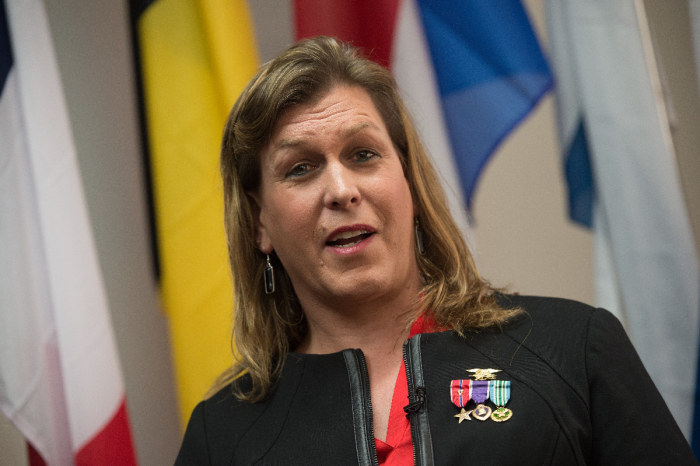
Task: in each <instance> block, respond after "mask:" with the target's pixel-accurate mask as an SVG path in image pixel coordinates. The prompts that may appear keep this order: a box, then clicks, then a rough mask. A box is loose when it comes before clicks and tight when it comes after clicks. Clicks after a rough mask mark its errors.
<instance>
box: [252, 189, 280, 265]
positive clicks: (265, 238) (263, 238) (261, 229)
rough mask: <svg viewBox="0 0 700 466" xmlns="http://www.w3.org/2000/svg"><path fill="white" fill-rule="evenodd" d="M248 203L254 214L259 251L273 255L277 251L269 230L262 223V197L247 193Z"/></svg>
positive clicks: (256, 242) (256, 241)
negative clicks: (268, 232)
mask: <svg viewBox="0 0 700 466" xmlns="http://www.w3.org/2000/svg"><path fill="white" fill-rule="evenodd" d="M246 194H247V195H248V202H249V203H250V211H251V213H252V214H253V221H254V222H255V244H256V245H257V247H258V250H260V252H262V253H263V254H271V253H272V251H273V250H274V249H275V248H274V247H273V246H272V241H271V240H270V236H269V235H268V234H267V229H266V228H265V224H264V222H263V221H262V209H261V208H260V206H261V205H262V204H261V202H260V196H258V194H257V193H253V192H247V193H246Z"/></svg>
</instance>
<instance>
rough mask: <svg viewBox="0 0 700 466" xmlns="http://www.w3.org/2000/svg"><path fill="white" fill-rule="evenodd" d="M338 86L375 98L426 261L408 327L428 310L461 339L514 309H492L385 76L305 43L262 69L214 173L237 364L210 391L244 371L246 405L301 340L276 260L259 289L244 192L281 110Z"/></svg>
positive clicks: (297, 314)
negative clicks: (219, 188)
mask: <svg viewBox="0 0 700 466" xmlns="http://www.w3.org/2000/svg"><path fill="white" fill-rule="evenodd" d="M338 85H344V86H358V87H360V88H362V89H364V90H365V91H366V92H367V93H368V94H369V96H370V97H371V98H372V101H373V103H374V105H375V106H376V107H377V110H378V111H379V113H380V115H381V117H382V118H383V120H384V123H385V125H386V127H387V130H388V132H389V135H390V137H391V140H392V142H393V143H394V146H395V147H396V149H397V152H398V153H399V156H400V157H401V162H402V165H403V170H404V175H405V176H406V179H407V180H408V185H409V187H410V190H411V195H412V197H413V202H414V205H415V207H416V211H417V216H418V218H419V223H420V226H421V228H422V231H423V242H424V245H425V254H420V253H419V252H418V251H417V250H414V251H413V253H414V254H416V259H417V262H418V267H419V270H420V273H421V277H422V280H423V289H422V299H421V300H420V303H419V304H418V305H417V308H416V309H413V310H409V311H410V312H409V314H407V315H408V316H409V317H410V318H409V319H407V326H408V325H410V323H411V322H412V321H413V320H415V319H416V318H417V317H418V316H420V315H421V314H423V313H426V312H428V313H430V315H431V316H432V317H433V318H434V319H435V322H436V323H437V325H438V326H439V327H442V328H450V329H454V330H457V331H458V332H463V331H464V330H465V329H470V328H482V327H488V326H492V325H500V324H502V323H503V322H504V321H505V320H507V319H508V318H509V317H511V316H512V315H514V314H515V313H516V312H517V310H504V309H501V308H499V306H498V304H497V303H496V299H495V295H494V290H493V289H492V288H491V287H490V285H489V284H488V283H487V282H485V281H484V280H483V279H482V278H481V277H480V276H479V273H478V272H477V269H476V265H475V263H474V259H473V258H472V256H471V254H470V252H469V249H468V248H467V245H466V243H465V241H464V238H463V237H462V234H461V232H460V230H459V228H458V227H457V225H456V224H455V222H454V220H453V218H452V216H451V214H450V212H449V209H448V207H447V203H446V200H445V195H444V192H443V189H442V185H441V183H440V181H439V179H438V176H437V174H436V172H435V169H434V168H433V166H432V164H431V162H430V160H429V158H428V156H427V155H426V152H425V150H424V149H423V147H422V145H421V142H420V140H419V137H418V134H417V132H416V129H415V127H414V125H413V123H412V121H411V118H410V115H409V113H408V111H407V110H406V107H405V106H404V103H403V101H402V99H401V98H400V96H399V93H398V90H397V86H396V82H395V81H394V79H393V77H392V76H391V74H390V73H389V72H388V71H387V70H386V69H385V68H383V67H382V66H380V65H378V64H376V63H374V62H372V61H370V60H368V59H366V58H365V57H363V56H362V54H361V52H360V51H359V50H358V49H356V48H353V47H352V46H350V45H349V44H346V43H343V42H341V41H339V40H336V39H333V38H330V37H324V36H320V37H316V38H314V39H308V40H303V41H301V42H299V43H297V44H296V45H294V46H292V47H291V48H289V49H287V50H286V51H285V52H283V53H282V54H281V55H280V56H278V57H277V58H275V59H274V60H272V61H271V62H269V63H267V64H265V65H264V66H262V67H261V69H260V70H259V71H258V73H257V75H256V76H255V77H254V78H253V79H252V80H251V81H250V83H249V84H248V86H247V87H246V88H245V90H244V91H243V93H242V94H241V96H240V97H239V98H238V101H237V102H236V104H235V105H234V107H233V110H232V111H231V114H230V115H229V117H228V121H227V122H226V126H225V128H224V135H223V141H222V146H221V174H222V177H223V183H224V199H225V226H226V234H227V239H228V251H229V258H230V262H231V271H232V274H233V285H234V287H233V288H234V295H235V299H234V303H235V304H234V318H233V320H234V325H233V340H234V342H235V353H236V354H235V362H234V364H233V365H232V367H230V368H229V369H227V370H226V371H225V372H224V373H223V374H221V376H219V378H218V379H217V381H216V382H215V384H214V386H213V387H212V389H211V390H210V394H213V393H215V392H216V391H217V390H219V389H220V388H222V387H224V386H226V385H227V384H229V383H230V382H231V381H233V380H234V379H236V378H237V377H238V376H239V375H241V374H242V373H244V372H248V373H249V374H250V378H251V382H252V389H250V390H246V391H242V390H241V389H240V388H237V384H234V390H235V391H236V395H237V396H238V397H239V398H241V399H244V400H248V401H251V402H255V401H259V400H261V399H263V398H265V397H266V396H267V395H268V394H269V393H270V392H271V390H272V389H273V386H274V383H275V381H276V380H277V378H278V376H279V373H280V371H281V368H282V366H283V364H284V361H285V358H286V355H287V354H288V352H289V351H290V350H293V349H294V348H296V346H298V345H299V344H300V343H301V342H302V340H303V339H304V337H305V336H306V334H307V330H308V326H307V321H306V318H305V316H304V311H303V309H302V308H301V306H300V304H299V301H298V299H297V296H296V293H295V292H294V288H293V287H292V283H291V281H290V279H289V276H288V275H287V273H286V271H285V270H284V267H283V266H282V264H281V262H280V261H279V260H277V258H276V257H274V254H273V255H271V259H272V260H273V261H274V263H273V265H274V269H275V276H276V280H275V281H276V283H275V285H276V291H275V293H273V294H270V295H268V294H265V292H264V285H263V268H264V266H265V256H264V255H263V254H262V253H261V252H260V251H259V250H258V249H257V247H256V243H255V237H256V236H255V222H254V219H253V211H252V209H251V200H250V198H249V196H248V194H246V193H249V192H257V191H258V189H259V185H260V177H261V169H260V159H259V155H260V154H261V152H262V150H263V149H264V148H265V147H266V146H267V144H268V143H269V141H270V138H271V136H272V132H273V130H274V126H275V123H276V121H277V119H278V118H279V116H280V114H281V112H283V111H284V110H285V109H287V108H289V107H291V106H294V105H296V104H300V103H308V102H312V101H314V100H315V99H319V98H321V97H322V96H323V95H324V94H325V93H326V92H328V91H330V90H331V89H332V88H333V87H334V86H338Z"/></svg>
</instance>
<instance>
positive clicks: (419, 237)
mask: <svg viewBox="0 0 700 466" xmlns="http://www.w3.org/2000/svg"><path fill="white" fill-rule="evenodd" d="M415 221H416V222H415V224H416V227H415V228H416V246H418V251H420V253H421V254H425V247H424V246H423V232H422V231H421V229H420V224H419V223H418V217H416V218H415Z"/></svg>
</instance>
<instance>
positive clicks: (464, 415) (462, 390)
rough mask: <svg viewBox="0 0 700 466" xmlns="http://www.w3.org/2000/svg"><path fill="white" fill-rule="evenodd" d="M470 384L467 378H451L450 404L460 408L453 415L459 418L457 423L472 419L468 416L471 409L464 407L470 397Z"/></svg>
mask: <svg viewBox="0 0 700 466" xmlns="http://www.w3.org/2000/svg"><path fill="white" fill-rule="evenodd" d="M471 384H472V381H471V380H469V379H463V380H453V381H451V382H450V398H451V399H452V404H454V405H455V406H456V407H458V408H461V411H460V412H459V414H455V415H454V417H456V418H458V419H459V424H461V423H462V421H464V420H467V421H471V420H472V418H470V417H469V414H471V411H467V410H466V409H464V407H465V406H466V405H467V403H469V400H470V399H471V397H472V389H471Z"/></svg>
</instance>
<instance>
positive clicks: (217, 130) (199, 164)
mask: <svg viewBox="0 0 700 466" xmlns="http://www.w3.org/2000/svg"><path fill="white" fill-rule="evenodd" d="M142 3H143V2H138V1H132V10H133V11H132V13H134V16H135V17H136V18H137V19H136V25H135V26H136V28H137V35H138V42H139V50H138V52H139V55H140V57H141V71H142V75H141V78H142V79H141V80H142V82H143V95H144V102H145V107H146V108H145V110H146V112H145V113H146V123H147V133H148V146H149V152H150V162H151V163H150V169H151V172H152V185H153V189H154V198H155V214H156V226H157V240H158V248H159V257H160V260H161V263H160V270H161V281H160V286H161V297H162V302H163V307H164V310H165V313H166V315H167V317H168V322H169V328H170V338H171V343H172V350H173V360H174V366H175V378H176V383H177V392H178V396H179V404H180V419H181V421H182V427H183V428H184V426H185V425H186V424H187V420H188V419H189V416H190V413H191V412H192V410H193V409H194V406H195V405H196V404H197V403H198V402H199V401H200V400H201V399H202V396H203V395H204V394H205V393H206V391H207V390H208V389H209V387H210V386H211V384H212V382H213V381H214V379H215V378H216V376H217V375H219V374H220V373H221V372H222V371H223V370H224V369H225V368H226V367H229V366H231V364H232V357H231V325H232V310H233V301H232V299H233V291H232V285H231V277H230V273H229V266H228V260H227V258H228V252H227V248H226V238H225V234H224V226H223V219H224V210H223V191H222V182H221V177H220V175H219V169H218V167H219V146H220V143H221V134H222V131H223V126H224V122H225V120H226V117H227V115H228V112H229V111H230V110H231V107H232V106H233V103H234V102H235V100H236V98H237V97H238V94H239V93H240V92H241V91H242V90H243V87H244V86H245V84H246V83H247V82H248V81H249V80H250V78H252V76H253V74H254V73H255V71H256V69H257V62H258V59H257V52H256V46H255V43H254V39H253V30H252V26H251V22H250V15H249V12H248V7H247V4H246V2H245V0H231V1H227V0H212V1H208V2H191V1H189V0H155V1H151V2H145V4H142Z"/></svg>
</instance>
